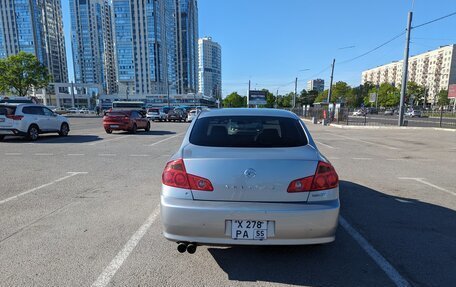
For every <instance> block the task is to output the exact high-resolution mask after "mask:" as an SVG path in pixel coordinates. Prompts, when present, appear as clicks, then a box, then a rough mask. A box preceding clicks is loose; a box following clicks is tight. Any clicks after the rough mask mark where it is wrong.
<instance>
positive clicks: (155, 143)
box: [145, 134, 182, 146]
mask: <svg viewBox="0 0 456 287" xmlns="http://www.w3.org/2000/svg"><path fill="white" fill-rule="evenodd" d="M181 135H182V134H177V135H175V136H172V137H169V138H166V139H162V140H160V141H158V142H154V143H152V144H147V145H145V146H154V145H157V144H159V143H162V142H164V141H167V140H170V139H173V138H175V137H178V136H181Z"/></svg>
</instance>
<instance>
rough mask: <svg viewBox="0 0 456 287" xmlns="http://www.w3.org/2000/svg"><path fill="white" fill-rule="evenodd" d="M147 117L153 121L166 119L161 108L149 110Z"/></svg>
mask: <svg viewBox="0 0 456 287" xmlns="http://www.w3.org/2000/svg"><path fill="white" fill-rule="evenodd" d="M146 117H147V118H148V119H149V120H151V121H160V122H161V121H164V120H165V119H166V114H165V112H164V111H163V110H162V109H160V108H148V109H147V114H146Z"/></svg>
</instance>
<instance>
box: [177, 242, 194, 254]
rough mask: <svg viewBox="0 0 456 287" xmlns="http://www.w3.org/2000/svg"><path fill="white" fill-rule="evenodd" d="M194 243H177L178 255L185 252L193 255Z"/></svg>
mask: <svg viewBox="0 0 456 287" xmlns="http://www.w3.org/2000/svg"><path fill="white" fill-rule="evenodd" d="M196 246H197V245H196V243H189V242H178V243H177V251H179V252H180V253H184V252H185V251H187V252H188V253H190V254H193V253H195V252H196Z"/></svg>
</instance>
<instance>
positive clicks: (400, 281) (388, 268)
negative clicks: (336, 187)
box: [339, 216, 410, 287]
mask: <svg viewBox="0 0 456 287" xmlns="http://www.w3.org/2000/svg"><path fill="white" fill-rule="evenodd" d="M339 223H340V225H342V227H343V228H344V229H345V231H347V232H348V234H350V236H351V237H352V238H353V239H354V240H355V241H356V242H357V243H358V244H359V246H361V248H362V249H364V251H366V253H367V254H368V255H369V256H370V257H371V258H372V259H373V260H374V261H375V263H377V265H378V266H379V267H380V268H381V269H382V270H383V272H385V273H386V275H388V277H389V278H390V279H391V281H393V282H394V284H396V286H401V287H407V286H410V284H409V283H408V282H407V280H405V278H404V277H402V276H401V274H399V272H397V270H396V269H395V268H394V267H393V266H392V265H391V264H390V263H389V262H388V260H386V259H385V257H383V256H382V255H381V254H380V252H378V251H377V250H376V249H375V248H374V247H373V246H372V245H371V244H370V243H369V242H368V241H367V240H366V239H365V238H364V237H363V236H362V235H361V234H360V233H359V232H358V231H356V229H354V228H353V227H352V226H351V225H350V224H349V223H348V222H347V221H346V220H345V218H343V217H342V216H339Z"/></svg>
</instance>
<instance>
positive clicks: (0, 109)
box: [0, 105, 16, 116]
mask: <svg viewBox="0 0 456 287" xmlns="http://www.w3.org/2000/svg"><path fill="white" fill-rule="evenodd" d="M15 112H16V107H15V106H6V105H0V115H2V116H9V115H14V113H15Z"/></svg>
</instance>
